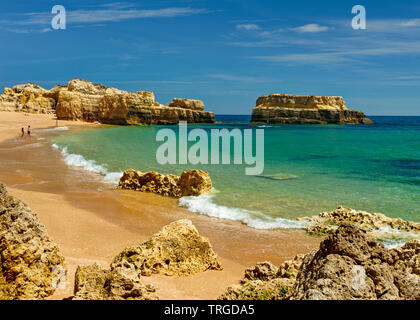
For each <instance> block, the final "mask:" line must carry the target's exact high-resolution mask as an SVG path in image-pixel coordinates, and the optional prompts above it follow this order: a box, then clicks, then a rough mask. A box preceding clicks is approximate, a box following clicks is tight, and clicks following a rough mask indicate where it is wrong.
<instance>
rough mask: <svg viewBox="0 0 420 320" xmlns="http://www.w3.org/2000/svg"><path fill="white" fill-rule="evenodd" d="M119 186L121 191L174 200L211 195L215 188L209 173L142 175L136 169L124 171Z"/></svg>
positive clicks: (188, 172)
mask: <svg viewBox="0 0 420 320" xmlns="http://www.w3.org/2000/svg"><path fill="white" fill-rule="evenodd" d="M118 186H119V188H121V189H128V190H135V191H142V192H152V193H156V194H160V195H163V196H169V197H174V198H181V197H185V196H199V195H200V194H204V193H209V192H210V191H211V189H212V187H213V186H212V182H211V179H210V176H209V174H208V172H206V171H202V170H188V171H184V172H183V173H182V174H181V176H176V175H173V174H168V175H163V174H160V173H158V172H153V171H152V172H147V173H142V172H140V171H136V170H134V169H129V170H126V171H124V174H123V176H122V177H121V179H120V182H119V185H118Z"/></svg>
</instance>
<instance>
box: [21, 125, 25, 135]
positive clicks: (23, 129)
mask: <svg viewBox="0 0 420 320" xmlns="http://www.w3.org/2000/svg"><path fill="white" fill-rule="evenodd" d="M24 135H25V128H24V127H22V135H21V137H23V136H24Z"/></svg>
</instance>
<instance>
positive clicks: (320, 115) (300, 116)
mask: <svg viewBox="0 0 420 320" xmlns="http://www.w3.org/2000/svg"><path fill="white" fill-rule="evenodd" d="M251 122H255V123H280V124H282V123H284V124H328V123H337V124H345V123H356V124H371V123H372V121H371V120H369V119H368V118H366V116H365V114H364V113H363V112H361V111H356V110H350V109H347V107H346V103H345V101H344V99H343V98H342V97H316V96H298V95H286V94H270V95H265V96H261V97H259V98H258V99H257V103H256V107H255V108H254V109H253V110H252V119H251Z"/></svg>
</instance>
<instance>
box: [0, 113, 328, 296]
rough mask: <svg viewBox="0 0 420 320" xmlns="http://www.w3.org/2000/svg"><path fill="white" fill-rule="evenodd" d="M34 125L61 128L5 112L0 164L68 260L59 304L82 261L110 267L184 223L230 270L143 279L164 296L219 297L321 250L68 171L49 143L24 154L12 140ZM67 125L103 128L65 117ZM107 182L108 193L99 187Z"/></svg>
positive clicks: (2, 175)
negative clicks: (260, 268)
mask: <svg viewBox="0 0 420 320" xmlns="http://www.w3.org/2000/svg"><path fill="white" fill-rule="evenodd" d="M29 122H30V125H31V129H32V130H34V129H35V130H37V129H43V128H48V127H55V116H54V115H52V114H48V115H37V114H28V115H25V114H23V113H14V112H0V159H1V160H4V161H2V162H4V164H2V166H1V168H0V181H1V182H2V183H4V184H5V185H6V187H7V188H8V190H9V191H10V193H11V194H13V195H14V196H16V197H18V198H20V199H21V200H23V201H25V202H26V203H27V204H28V205H29V206H30V207H31V209H33V210H34V211H35V212H36V213H37V215H38V217H39V218H40V220H41V222H42V223H44V224H45V226H46V228H47V230H48V233H49V234H50V236H51V237H52V239H53V240H54V241H55V242H56V243H57V245H58V246H59V247H60V249H61V250H62V253H63V254H64V256H65V258H66V261H65V263H66V266H67V269H68V276H67V281H66V287H65V289H61V290H57V291H56V293H55V294H54V295H53V296H51V297H50V298H51V299H61V298H66V297H69V296H71V295H72V290H73V281H74V271H75V269H76V267H77V265H78V264H91V263H93V262H97V263H99V264H101V265H102V266H104V267H107V266H108V265H109V263H110V262H111V259H112V258H113V257H114V256H115V255H116V254H117V253H119V252H120V251H121V250H122V249H124V248H125V247H127V246H130V245H136V244H139V243H141V242H143V241H145V240H147V239H148V238H149V237H150V236H151V235H152V234H154V233H155V232H157V231H158V230H160V229H161V228H162V227H163V226H164V225H166V224H168V223H170V222H173V221H176V220H179V219H190V220H192V222H193V224H194V225H195V226H196V227H197V229H198V230H199V232H200V234H201V235H203V236H204V237H207V238H208V239H209V240H210V243H211V244H212V246H213V249H214V251H215V252H216V253H217V254H218V256H219V257H220V261H221V262H222V265H223V266H224V270H223V271H206V272H204V273H201V274H198V275H194V276H189V277H167V276H158V275H154V276H152V277H143V278H142V279H143V281H144V283H152V284H154V285H155V286H156V287H157V288H158V291H157V294H158V295H159V296H160V298H161V299H215V298H217V296H218V295H219V294H221V293H222V292H223V291H224V290H225V289H226V287H228V286H229V285H231V284H234V283H237V282H238V280H239V279H241V278H242V276H243V271H244V269H245V268H246V267H249V266H251V265H254V264H255V263H257V262H261V261H266V260H269V261H272V262H273V263H275V264H280V263H281V262H283V261H285V260H287V259H290V258H293V257H294V256H295V255H296V254H299V253H307V252H309V251H310V250H312V249H316V248H318V246H319V241H320V238H317V237H311V236H308V235H306V234H305V232H304V231H303V230H302V231H300V230H257V229H253V228H251V227H248V226H245V225H243V224H242V223H240V222H236V221H230V220H222V219H218V218H211V217H207V216H203V215H199V214H194V213H192V212H189V211H188V210H187V209H185V208H181V207H178V206H177V200H176V199H171V198H164V197H161V196H158V195H154V194H145V193H139V192H134V191H123V190H113V189H111V188H109V187H108V188H107V187H106V186H105V185H104V183H103V182H102V181H100V179H99V177H98V175H97V174H94V173H90V172H86V171H85V170H83V169H80V168H73V167H69V166H67V164H66V163H65V162H64V160H63V159H62V158H61V154H60V152H59V151H58V150H55V151H54V150H53V148H52V147H51V145H48V146H47V144H48V141H44V140H42V141H43V142H41V143H40V144H41V145H40V146H36V147H35V148H31V150H30V151H27V152H22V150H19V149H16V143H17V145H18V146H20V145H21V144H22V143H20V145H19V142H20V141H19V140H17V141H16V139H14V143H11V142H13V141H11V140H10V139H12V140H13V138H16V137H18V138H20V137H19V134H20V131H19V130H20V127H21V126H23V125H24V123H27V124H29ZM26 126H27V125H26ZM26 126H25V128H26ZM59 126H68V127H72V128H75V127H79V128H81V129H84V128H95V127H99V125H97V124H92V123H84V122H83V123H81V122H73V121H62V120H60V121H59ZM100 126H101V127H103V125H100ZM29 145H31V144H26V146H25V145H24V146H23V148H26V147H28V146H29ZM24 150H29V148H27V149H24ZM101 185H102V186H103V188H102V189H103V190H98V189H101V188H98V186H101Z"/></svg>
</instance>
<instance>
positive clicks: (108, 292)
mask: <svg viewBox="0 0 420 320" xmlns="http://www.w3.org/2000/svg"><path fill="white" fill-rule="evenodd" d="M155 292H156V289H155V288H154V287H153V286H151V285H145V284H142V283H141V282H140V281H139V280H138V279H137V278H136V279H131V278H128V277H126V276H124V275H122V274H120V273H118V272H114V271H110V270H106V269H104V268H102V267H101V266H99V265H98V264H96V263H95V264H93V265H90V266H82V265H80V266H78V267H77V270H76V275H75V284H74V297H73V300H158V299H159V298H158V296H157V295H156V293H155Z"/></svg>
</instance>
